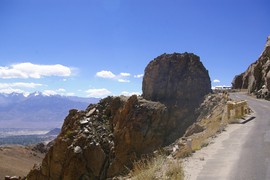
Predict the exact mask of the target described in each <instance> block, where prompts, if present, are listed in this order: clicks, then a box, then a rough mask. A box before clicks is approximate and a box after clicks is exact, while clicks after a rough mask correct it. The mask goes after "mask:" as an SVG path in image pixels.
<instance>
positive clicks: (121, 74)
mask: <svg viewBox="0 0 270 180" xmlns="http://www.w3.org/2000/svg"><path fill="white" fill-rule="evenodd" d="M120 76H122V77H129V76H130V73H125V72H122V73H120Z"/></svg>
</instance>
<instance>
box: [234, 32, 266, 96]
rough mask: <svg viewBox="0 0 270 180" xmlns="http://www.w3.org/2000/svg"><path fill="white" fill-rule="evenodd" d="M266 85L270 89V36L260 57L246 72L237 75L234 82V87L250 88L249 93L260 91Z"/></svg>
mask: <svg viewBox="0 0 270 180" xmlns="http://www.w3.org/2000/svg"><path fill="white" fill-rule="evenodd" d="M264 85H265V86H266V87H267V89H268V91H270V36H268V38H267V42H266V45H265V48H264V51H263V53H262V54H261V56H260V57H259V59H258V60H257V61H256V62H254V63H253V64H251V65H250V66H249V67H248V69H247V70H246V71H245V72H244V73H242V74H240V75H237V76H235V77H234V80H233V82H232V87H233V88H234V89H248V92H249V93H255V92H257V91H259V90H260V89H262V87H263V86H264Z"/></svg>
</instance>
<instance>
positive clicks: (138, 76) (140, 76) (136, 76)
mask: <svg viewBox="0 0 270 180" xmlns="http://www.w3.org/2000/svg"><path fill="white" fill-rule="evenodd" d="M142 77H143V74H137V75H134V78H142Z"/></svg>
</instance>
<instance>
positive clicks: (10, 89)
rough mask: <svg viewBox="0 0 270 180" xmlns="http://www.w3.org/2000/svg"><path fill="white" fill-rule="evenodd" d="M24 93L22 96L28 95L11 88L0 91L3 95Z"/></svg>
mask: <svg viewBox="0 0 270 180" xmlns="http://www.w3.org/2000/svg"><path fill="white" fill-rule="evenodd" d="M14 92H15V93H24V94H29V93H28V92H25V91H24V90H21V89H13V88H11V87H9V88H4V89H0V93H4V94H11V93H14Z"/></svg>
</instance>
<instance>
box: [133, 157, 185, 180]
mask: <svg viewBox="0 0 270 180" xmlns="http://www.w3.org/2000/svg"><path fill="white" fill-rule="evenodd" d="M130 174H131V179H132V180H160V179H173V180H183V177H184V173H183V169H182V166H181V163H180V162H178V161H176V160H169V159H167V158H166V157H165V156H162V155H160V156H157V157H153V158H148V159H143V160H140V161H138V162H135V163H134V167H133V170H132V171H131V173H130Z"/></svg>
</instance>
